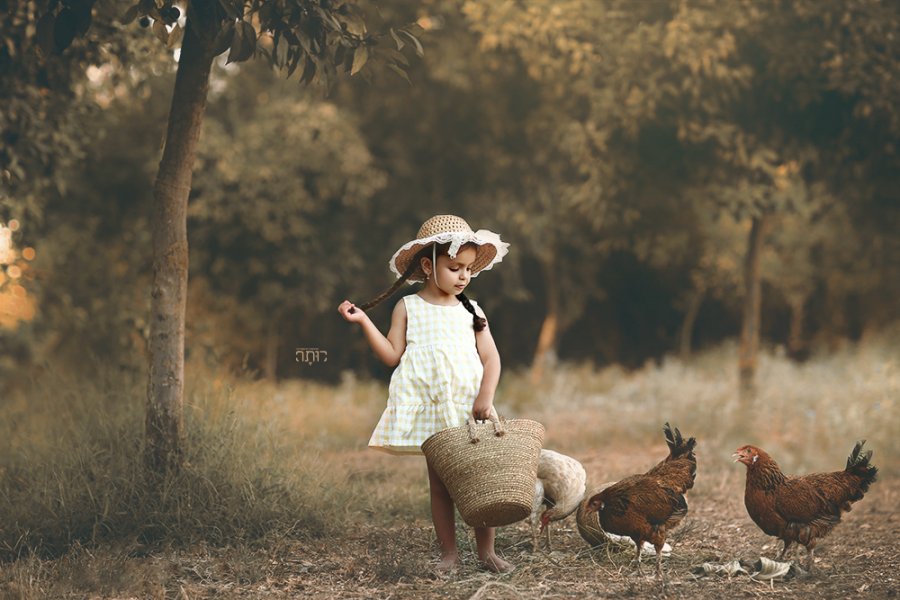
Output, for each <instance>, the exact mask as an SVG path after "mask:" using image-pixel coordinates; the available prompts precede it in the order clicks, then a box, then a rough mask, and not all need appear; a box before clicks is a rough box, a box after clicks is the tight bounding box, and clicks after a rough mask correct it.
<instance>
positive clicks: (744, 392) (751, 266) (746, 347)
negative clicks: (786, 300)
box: [738, 215, 767, 401]
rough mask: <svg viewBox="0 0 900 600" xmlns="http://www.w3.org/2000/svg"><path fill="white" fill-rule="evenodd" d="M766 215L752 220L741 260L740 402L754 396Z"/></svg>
mask: <svg viewBox="0 0 900 600" xmlns="http://www.w3.org/2000/svg"><path fill="white" fill-rule="evenodd" d="M766 224H767V216H766V215H762V216H759V217H753V224H752V226H751V227H750V237H749V238H748V240H747V255H746V257H745V260H744V316H743V324H742V327H741V346H740V350H739V352H738V372H739V374H740V394H741V398H742V399H743V400H745V401H746V400H751V399H752V398H753V397H754V396H755V394H756V381H755V379H756V359H757V353H758V352H759V328H760V309H761V306H762V291H761V287H762V286H761V280H762V279H761V277H760V262H761V261H760V258H761V254H762V241H763V234H764V230H765V227H766Z"/></svg>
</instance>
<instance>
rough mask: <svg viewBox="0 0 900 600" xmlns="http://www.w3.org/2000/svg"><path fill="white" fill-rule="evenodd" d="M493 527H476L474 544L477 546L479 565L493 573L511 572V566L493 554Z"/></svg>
mask: <svg viewBox="0 0 900 600" xmlns="http://www.w3.org/2000/svg"><path fill="white" fill-rule="evenodd" d="M494 529H495V528H494V527H476V528H475V543H476V545H477V546H478V558H479V559H480V560H481V563H482V564H483V565H484V566H485V567H486V568H488V569H490V570H491V571H494V572H495V573H506V572H507V571H512V570H513V566H512V564H510V563H508V562H507V561H505V560H503V559H502V558H500V557H499V556H497V553H496V552H494Z"/></svg>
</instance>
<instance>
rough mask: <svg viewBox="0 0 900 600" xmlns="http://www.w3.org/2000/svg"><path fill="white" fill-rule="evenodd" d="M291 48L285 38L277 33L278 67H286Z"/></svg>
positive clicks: (276, 52)
mask: <svg viewBox="0 0 900 600" xmlns="http://www.w3.org/2000/svg"><path fill="white" fill-rule="evenodd" d="M289 47H290V44H288V41H287V40H286V39H284V36H283V35H280V34H279V33H278V32H275V64H276V65H277V66H278V67H284V65H285V64H286V63H287V58H288V48H289Z"/></svg>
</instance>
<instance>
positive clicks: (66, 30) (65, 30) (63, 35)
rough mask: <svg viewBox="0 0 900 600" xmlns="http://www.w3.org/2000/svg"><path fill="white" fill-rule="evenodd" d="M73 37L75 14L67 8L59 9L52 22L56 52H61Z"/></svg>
mask: <svg viewBox="0 0 900 600" xmlns="http://www.w3.org/2000/svg"><path fill="white" fill-rule="evenodd" d="M74 39H75V15H74V13H72V11H71V10H69V9H68V8H64V9H62V10H61V11H59V14H58V15H57V16H56V22H55V23H54V24H53V45H54V47H55V48H56V51H57V52H62V51H63V50H65V49H66V48H68V47H69V45H70V44H71V43H72V40H74Z"/></svg>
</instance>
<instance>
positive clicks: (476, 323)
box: [456, 293, 487, 332]
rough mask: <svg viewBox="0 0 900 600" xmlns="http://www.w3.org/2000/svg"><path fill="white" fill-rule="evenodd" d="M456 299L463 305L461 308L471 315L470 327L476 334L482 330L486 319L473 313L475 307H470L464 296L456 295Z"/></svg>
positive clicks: (470, 304)
mask: <svg viewBox="0 0 900 600" xmlns="http://www.w3.org/2000/svg"><path fill="white" fill-rule="evenodd" d="M456 297H457V298H459V301H460V302H462V303H463V306H465V307H466V310H467V311H469V312H470V313H472V327H474V328H475V331H476V332H478V331H482V330H484V328H485V326H486V325H487V319H485V318H484V317H479V316H478V313H476V312H475V307H474V306H472V303H471V302H470V301H469V299H468V298H467V297H466V295H465V294H462V293H461V294H457V296H456Z"/></svg>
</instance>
